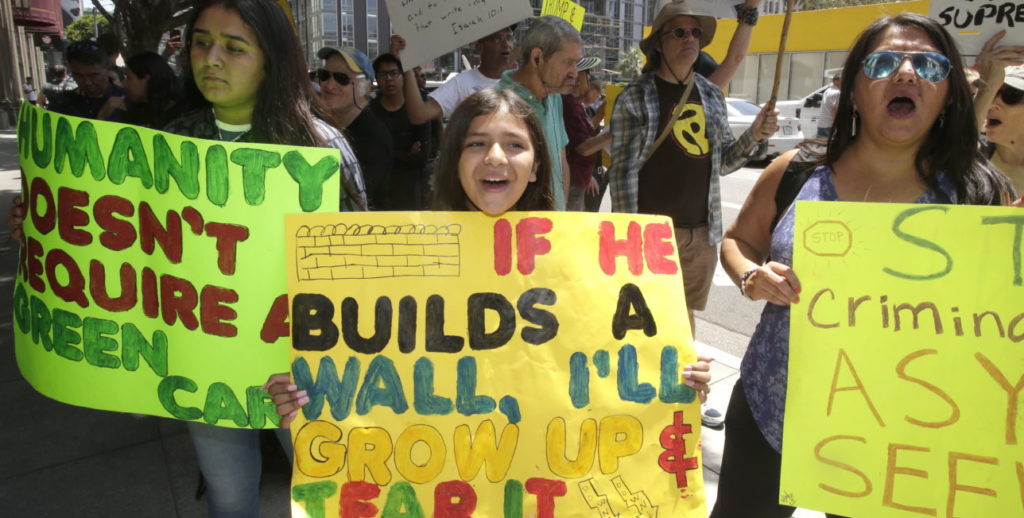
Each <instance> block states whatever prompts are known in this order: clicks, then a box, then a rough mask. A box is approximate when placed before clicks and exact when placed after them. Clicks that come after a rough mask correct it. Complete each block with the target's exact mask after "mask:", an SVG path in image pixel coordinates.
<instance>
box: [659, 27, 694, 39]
mask: <svg viewBox="0 0 1024 518" xmlns="http://www.w3.org/2000/svg"><path fill="white" fill-rule="evenodd" d="M687 33H690V34H692V35H693V37H694V38H695V39H698V40H699V39H700V37H701V36H703V35H704V31H702V30H701V29H700V27H694V28H692V29H686V28H685V27H676V28H674V29H672V30H671V31H665V32H663V33H661V34H662V36H668V35H672V36H673V37H674V38H675V39H677V40H681V39H684V38H686V34H687Z"/></svg>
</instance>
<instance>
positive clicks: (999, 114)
mask: <svg viewBox="0 0 1024 518" xmlns="http://www.w3.org/2000/svg"><path fill="white" fill-rule="evenodd" d="M1005 36H1006V31H1005V30H1004V31H999V32H998V33H996V34H995V35H994V36H992V38H991V39H989V40H988V41H987V42H985V45H984V46H983V47H982V49H981V52H980V53H979V54H978V58H977V61H976V62H975V68H977V70H978V75H979V77H980V79H981V81H979V82H980V83H981V85H980V88H979V89H978V94H977V95H976V96H975V98H974V113H975V118H976V119H977V121H978V125H979V126H981V129H982V131H984V132H985V133H986V140H987V143H985V144H984V148H983V152H984V153H985V156H987V157H988V158H989V160H991V161H992V164H993V165H995V166H996V169H998V170H999V171H1000V172H1002V173H1003V174H1005V175H1006V176H1008V177H1010V180H1011V181H1012V182H1013V184H1014V186H1015V187H1016V188H1017V190H1018V191H1022V190H1024V103H1022V96H1024V45H1000V44H999V42H1000V41H1001V40H1002V39H1003V38H1004V37H1005ZM1021 203H1024V200H1021V201H1020V202H1018V204H1021Z"/></svg>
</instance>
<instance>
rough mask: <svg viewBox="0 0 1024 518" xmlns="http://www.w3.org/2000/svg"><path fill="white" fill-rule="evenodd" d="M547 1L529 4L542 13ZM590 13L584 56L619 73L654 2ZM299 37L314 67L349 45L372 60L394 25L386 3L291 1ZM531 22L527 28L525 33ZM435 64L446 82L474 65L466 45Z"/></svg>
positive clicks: (614, 3)
mask: <svg viewBox="0 0 1024 518" xmlns="http://www.w3.org/2000/svg"><path fill="white" fill-rule="evenodd" d="M542 3H543V1H542V0H530V5H531V6H532V7H533V9H534V14H540V8H541V4H542ZM577 3H579V4H580V5H582V6H583V8H584V9H586V15H585V16H584V21H583V31H582V33H581V34H582V36H583V43H584V55H587V56H596V57H599V58H601V59H602V61H603V65H602V67H601V68H602V69H604V70H615V67H616V65H617V63H618V62H619V59H620V53H621V52H622V51H623V50H625V49H628V48H631V47H636V46H639V44H640V40H641V39H643V27H644V24H645V22H647V18H648V17H649V10H650V9H651V8H652V7H651V6H653V5H654V4H653V1H652V0H578V1H577ZM289 4H290V5H291V9H292V14H293V15H294V17H295V23H296V25H297V28H298V31H299V36H300V38H301V40H302V42H303V46H304V48H305V49H304V50H305V53H306V59H307V61H308V63H309V65H310V67H315V66H316V65H317V64H318V60H317V59H316V51H317V50H318V49H320V48H321V47H325V46H328V47H329V46H348V47H354V48H357V49H359V50H362V51H363V52H366V54H367V55H368V56H370V58H374V57H376V56H377V55H378V54H380V53H383V52H387V49H388V41H389V39H390V37H391V26H390V25H391V24H390V18H389V17H388V12H387V6H386V5H385V2H384V0H290V2H289ZM528 25H529V24H528V23H524V24H522V28H521V29H520V31H521V30H523V29H525V28H526V26H528ZM460 50H461V52H460V51H459V50H457V51H455V52H454V53H452V54H450V55H447V56H442V57H441V58H438V59H436V60H435V63H434V68H435V70H436V75H437V76H439V77H444V76H445V75H446V74H448V73H451V72H458V71H460V70H462V69H463V68H464V63H463V60H462V56H463V55H464V56H466V57H467V58H468V60H470V62H471V64H472V59H473V56H472V47H471V46H467V47H465V48H463V49H460Z"/></svg>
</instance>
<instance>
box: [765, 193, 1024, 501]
mask: <svg viewBox="0 0 1024 518" xmlns="http://www.w3.org/2000/svg"><path fill="white" fill-rule="evenodd" d="M796 217H797V221H796V231H795V238H794V247H793V248H794V257H793V271H794V272H795V273H796V274H797V276H798V277H799V278H800V281H801V284H802V287H803V289H802V292H801V294H800V303H799V304H794V305H793V307H792V320H791V328H790V333H791V334H790V337H791V345H790V357H789V389H788V392H787V400H786V422H785V432H784V437H783V447H782V450H783V452H784V454H783V464H782V486H781V491H780V501H781V502H782V503H785V504H789V505H795V506H799V507H805V508H810V509H818V510H822V511H827V512H831V513H836V514H840V515H844V516H871V517H909V516H920V515H926V516H927V515H930V516H1022V515H1024V447H1022V446H1021V441H1022V440H1024V422H1022V419H1021V413H1022V412H1021V409H1022V405H1024V401H1022V399H1021V390H1022V389H1024V280H1022V264H1021V263H1022V261H1021V254H1022V252H1024V249H1022V240H1021V237H1022V230H1024V211H1022V210H1020V209H1015V208H1011V207H966V206H946V205H903V204H888V203H883V204H866V203H865V204H858V203H835V202H833V203H828V202H800V203H798V204H797V207H796Z"/></svg>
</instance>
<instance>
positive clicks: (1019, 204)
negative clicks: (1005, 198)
mask: <svg viewBox="0 0 1024 518" xmlns="http://www.w3.org/2000/svg"><path fill="white" fill-rule="evenodd" d="M1010 205H1012V206H1014V207H1024V196H1021V197H1020V198H1019V199H1018V200H1016V201H1014V202H1013V203H1011V204H1010Z"/></svg>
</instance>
